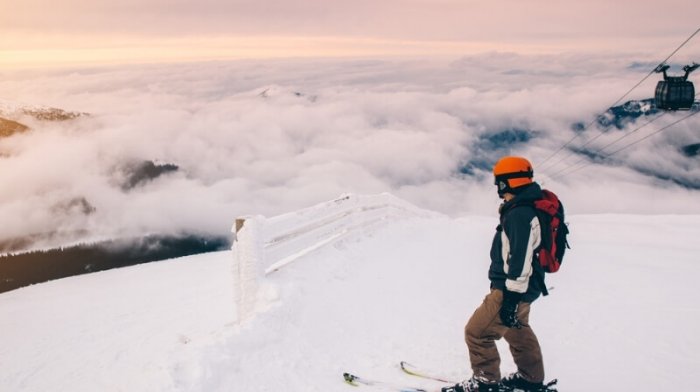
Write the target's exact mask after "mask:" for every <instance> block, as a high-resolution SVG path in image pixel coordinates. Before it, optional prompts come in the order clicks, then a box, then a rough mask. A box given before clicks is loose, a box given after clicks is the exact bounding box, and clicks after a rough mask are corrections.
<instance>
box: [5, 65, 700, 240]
mask: <svg viewBox="0 0 700 392" xmlns="http://www.w3.org/2000/svg"><path fill="white" fill-rule="evenodd" d="M645 61H646V62H651V63H653V59H647V58H638V57H629V58H619V57H615V58H606V57H598V58H590V57H586V56H576V55H570V56H559V57H553V56H552V57H541V56H540V57H535V56H532V57H530V56H518V55H509V54H487V55H480V56H472V57H467V58H462V59H459V60H455V61H449V62H440V61H421V60H413V61H409V60H406V61H398V60H391V61H390V60H386V61H383V60H371V61H370V60H362V61H359V60H356V61H350V60H348V61H330V60H318V61H266V62H262V61H242V62H234V63H203V64H187V65H172V66H139V67H125V68H113V69H108V68H100V69H82V70H73V71H55V72H53V73H48V74H47V73H33V72H18V73H5V74H4V75H2V76H3V78H2V81H0V91H2V92H3V93H2V96H0V98H2V99H4V100H6V101H12V102H16V103H22V102H25V103H31V104H41V105H47V106H53V107H60V108H62V109H66V110H72V111H77V112H88V113H91V115H90V116H88V117H80V118H78V119H74V120H71V121H65V122H41V121H38V120H35V119H32V118H29V117H25V118H20V119H19V120H21V121H23V122H25V123H27V125H30V126H31V127H32V128H33V130H32V131H31V132H29V133H26V134H21V135H15V136H13V137H11V138H5V139H0V154H1V155H2V156H3V158H0V183H2V184H4V185H3V192H2V194H1V196H0V216H2V220H3V223H4V224H3V225H2V227H1V228H0V238H14V237H18V236H24V235H29V234H42V233H50V232H60V233H63V234H64V236H65V238H72V237H76V238H81V237H84V236H85V235H86V232H88V233H90V234H89V235H90V236H92V237H93V238H94V237H113V236H128V235H140V234H144V233H170V232H177V231H199V232H204V233H216V234H222V233H225V232H227V231H228V230H229V229H230V225H231V224H232V222H233V220H234V219H235V218H236V217H237V216H240V215H245V214H263V215H267V216H272V215H275V214H279V213H283V212H286V211H290V210H294V209H297V208H301V207H305V206H308V205H310V204H313V203H317V202H321V201H325V200H329V199H331V198H334V197H337V196H338V195H340V194H341V193H345V192H355V193H378V192H385V191H386V192H391V193H394V194H395V195H397V196H399V197H402V198H405V199H408V200H409V201H411V202H413V203H415V204H418V205H419V206H422V207H426V208H431V209H435V210H439V211H443V212H446V213H449V214H452V215H462V214H479V215H482V214H487V215H492V214H495V209H496V207H497V205H498V199H497V197H496V192H495V189H493V188H494V187H493V185H492V183H491V177H490V174H489V172H488V170H489V167H490V165H491V164H492V163H493V162H494V161H495V160H496V159H498V157H500V156H502V155H505V154H523V155H526V156H528V157H530V158H531V160H532V161H533V162H534V163H535V165H536V166H535V172H536V175H537V177H538V179H539V180H540V181H541V182H544V184H545V185H546V186H547V187H549V188H551V189H553V190H555V191H558V193H560V194H561V196H562V198H563V199H564V200H565V203H566V205H567V208H568V210H569V211H570V213H575V214H581V213H700V206H698V205H697V203H696V202H694V201H696V200H697V197H698V191H694V190H689V189H685V188H682V187H679V186H677V185H674V184H673V183H672V182H669V181H663V180H661V179H659V178H661V177H663V176H662V175H664V174H665V175H668V176H669V177H672V178H685V179H690V180H693V181H700V162H699V161H698V158H697V157H688V156H686V155H684V154H683V153H682V151H681V150H680V146H684V145H689V144H694V143H698V142H700V136H699V135H698V133H697V128H698V126H700V116H696V117H694V118H692V119H689V120H687V121H685V122H683V123H681V124H679V125H678V126H676V127H674V128H672V129H669V130H668V131H666V132H664V133H661V134H659V135H657V136H654V137H653V138H650V139H649V140H647V141H645V142H642V143H640V144H639V145H637V146H635V147H634V148H630V149H628V150H625V151H624V152H621V153H620V154H618V155H616V156H615V158H616V161H615V162H616V165H617V166H616V165H612V166H611V165H607V166H602V165H590V166H587V167H586V168H585V169H583V170H579V171H577V172H575V173H573V174H571V175H564V176H560V177H558V178H556V179H552V178H550V176H551V175H552V174H553V173H555V172H557V171H559V170H560V169H561V168H564V169H566V168H567V166H568V165H570V164H571V163H573V162H576V161H577V160H578V159H579V157H578V156H570V155H569V153H568V150H564V151H563V153H562V154H560V155H558V156H557V157H556V159H555V161H559V162H558V163H557V164H556V165H553V167H550V168H547V166H545V167H543V170H538V167H537V163H538V162H540V161H542V160H543V159H544V158H545V157H547V156H548V155H549V154H551V153H552V152H554V151H555V150H556V149H557V148H559V147H561V146H562V144H563V143H565V142H566V141H567V140H570V139H571V138H572V137H573V136H574V135H575V132H576V131H575V130H574V128H572V124H574V123H576V122H584V123H587V122H588V121H589V120H590V119H592V118H594V116H595V115H596V114H599V113H601V112H602V111H604V110H605V109H606V108H607V107H608V106H609V105H610V104H612V103H613V102H615V100H616V99H617V98H619V97H620V95H621V94H622V93H624V92H625V91H627V90H628V89H629V88H630V87H631V86H633V85H634V84H635V83H636V82H637V81H639V80H640V79H641V78H642V77H643V76H644V75H645V74H646V73H647V72H648V70H645V69H639V70H636V69H635V68H634V67H630V65H631V64H633V63H635V62H645ZM654 83H655V81H653V80H649V81H648V83H645V84H644V85H642V86H641V87H640V89H638V90H635V92H634V93H633V94H632V95H631V96H630V98H648V97H650V96H651V95H652V92H653V87H654ZM677 116H679V115H677V114H672V115H668V116H666V118H664V119H661V120H659V123H660V124H659V126H661V125H663V124H661V123H664V124H668V123H670V122H672V121H674V120H675V119H678V117H677ZM638 121H644V120H638ZM664 121H665V122H664ZM638 124H639V123H632V124H630V125H629V126H628V127H627V130H628V131H629V130H630V129H632V128H634V127H636V126H638ZM655 129H658V127H656V124H654V127H650V129H649V131H653V130H655ZM621 132H624V130H623V131H620V130H615V129H613V130H609V131H608V133H606V134H605V135H603V137H600V138H599V139H598V140H596V143H597V144H594V146H596V145H597V146H602V145H604V143H605V142H606V141H609V140H612V138H615V137H617V136H619V135H620V134H621ZM597 134H598V131H597V130H596V129H591V130H588V131H586V132H584V133H583V134H582V136H581V138H580V139H579V140H577V141H576V142H575V144H579V145H580V144H582V143H583V142H584V141H585V140H589V139H590V138H591V137H593V136H595V135H597ZM644 134H645V133H643V132H641V131H640V135H639V137H641V136H643V135H644ZM630 139H631V140H634V138H630ZM144 161H154V162H156V163H157V164H161V165H165V164H173V165H177V167H178V170H177V171H169V172H167V173H164V174H162V175H160V176H159V177H157V178H155V179H153V180H152V181H145V182H142V183H139V185H138V186H135V187H133V188H131V189H127V188H125V187H124V186H123V183H124V177H123V173H124V170H125V168H127V167H132V166H133V165H135V164H136V165H138V164H140V163H142V162H144ZM129 165H131V166H129ZM644 170H646V171H648V172H650V173H655V174H656V175H655V176H650V175H648V174H642V173H643V172H644ZM83 200H84V202H83ZM86 203H87V205H89V206H90V207H91V208H90V209H88V210H89V211H90V213H85V208H71V206H75V205H77V206H79V207H80V206H85V205H86ZM92 208H94V211H93V210H92Z"/></svg>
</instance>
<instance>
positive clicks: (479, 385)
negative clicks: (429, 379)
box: [441, 377, 504, 392]
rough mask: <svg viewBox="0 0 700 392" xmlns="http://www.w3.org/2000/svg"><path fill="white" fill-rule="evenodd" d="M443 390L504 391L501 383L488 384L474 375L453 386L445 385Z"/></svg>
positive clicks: (462, 391) (457, 391)
mask: <svg viewBox="0 0 700 392" xmlns="http://www.w3.org/2000/svg"><path fill="white" fill-rule="evenodd" d="M441 391H442V392H503V391H504V389H502V387H501V384H486V383H484V382H481V381H479V380H477V379H475V378H474V377H472V378H470V379H468V380H464V381H462V382H459V383H457V384H455V385H453V386H451V387H444V388H442V390H441Z"/></svg>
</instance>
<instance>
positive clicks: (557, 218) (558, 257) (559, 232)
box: [535, 189, 571, 295]
mask: <svg viewBox="0 0 700 392" xmlns="http://www.w3.org/2000/svg"><path fill="white" fill-rule="evenodd" d="M542 194H543V196H544V197H543V198H542V199H540V200H537V201H535V211H536V212H537V217H538V218H539V220H540V228H541V233H542V241H541V242H540V246H539V247H538V248H537V249H536V250H535V257H536V258H537V260H538V261H539V262H540V265H541V266H542V269H543V270H544V271H545V272H557V271H559V267H561V263H562V262H563V261H564V252H565V251H566V249H571V248H570V247H569V242H568V241H567V240H566V236H567V235H568V234H569V228H568V227H567V225H566V222H564V206H563V205H562V204H561V201H559V198H558V197H557V195H555V194H554V193H552V192H550V191H548V190H546V189H543V190H542ZM543 293H544V295H547V290H546V287H545V288H544V292H543Z"/></svg>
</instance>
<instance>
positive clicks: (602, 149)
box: [552, 112, 666, 177]
mask: <svg viewBox="0 0 700 392" xmlns="http://www.w3.org/2000/svg"><path fill="white" fill-rule="evenodd" d="M664 115H666V112H664V113H662V114H661V115H659V116H658V117H655V118H654V119H652V120H650V121H647V122H646V123H644V124H643V125H641V126H639V127H637V128H635V129H634V130H632V131H630V132H628V133H625V134H624V135H622V136H620V137H618V138H617V139H615V140H613V141H612V142H610V143H608V144H606V145H604V146H603V147H601V148H599V149H598V150H596V151H595V152H594V153H593V155H595V156H597V155H599V154H600V153H602V152H603V151H605V150H606V149H607V148H608V147H610V146H612V145H614V144H616V143H617V142H619V141H620V140H622V139H624V138H626V137H628V136H631V135H632V134H633V133H635V132H637V131H639V130H640V129H642V128H644V127H646V126H647V125H649V124H651V123H653V122H654V121H656V120H658V119H660V118H661V117H663V116H664ZM601 135H603V134H602V133H601V134H599V135H598V136H601ZM595 139H597V137H596V138H593V139H591V140H589V142H592V141H593V140H595ZM589 142H587V143H586V144H584V145H583V146H581V148H583V147H585V146H586V145H587V144H589ZM585 160H586V158H585V157H581V158H579V159H578V160H577V161H576V162H574V163H572V164H570V165H569V166H567V167H565V168H563V169H560V170H558V171H557V172H555V173H554V174H552V177H557V176H558V175H559V174H560V173H562V172H565V171H568V170H569V169H572V168H574V167H576V166H578V165H580V164H581V163H582V162H583V161H585ZM576 171H577V170H576Z"/></svg>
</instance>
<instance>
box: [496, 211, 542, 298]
mask: <svg viewBox="0 0 700 392" xmlns="http://www.w3.org/2000/svg"><path fill="white" fill-rule="evenodd" d="M508 215H509V216H508V217H507V218H506V220H505V224H504V227H503V232H502V233H501V235H502V238H501V240H502V243H503V250H502V251H503V260H505V263H504V264H503V269H504V272H505V273H506V276H507V279H506V289H508V291H513V292H516V293H525V292H527V289H528V286H529V284H530V277H531V276H532V274H533V266H532V261H533V257H534V254H535V249H536V248H537V247H538V246H539V245H540V241H541V235H540V234H541V233H540V222H539V220H538V219H537V215H535V213H534V212H533V211H532V209H530V208H515V209H513V210H512V211H510V213H509V214H508Z"/></svg>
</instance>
